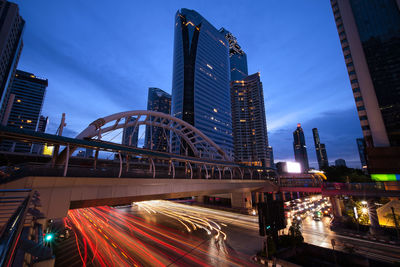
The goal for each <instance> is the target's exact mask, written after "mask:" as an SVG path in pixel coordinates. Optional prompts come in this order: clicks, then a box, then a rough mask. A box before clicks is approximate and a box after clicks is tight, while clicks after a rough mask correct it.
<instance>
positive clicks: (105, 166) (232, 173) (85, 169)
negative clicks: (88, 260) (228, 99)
mask: <svg viewBox="0 0 400 267" xmlns="http://www.w3.org/2000/svg"><path fill="white" fill-rule="evenodd" d="M27 176H48V177H49V176H52V177H63V176H65V177H93V178H116V177H118V178H158V179H223V180H227V179H235V180H240V179H242V180H243V179H246V180H249V179H251V180H269V181H272V182H275V181H276V179H275V176H274V175H273V173H272V174H271V173H266V172H262V173H260V172H258V171H256V170H253V171H252V175H250V172H246V169H241V170H239V169H228V168H226V169H224V168H217V167H212V166H201V165H196V164H192V165H186V166H185V165H184V164H174V165H173V166H172V164H171V163H169V162H164V163H163V162H159V163H158V162H157V161H156V160H155V161H154V164H153V165H151V164H148V163H146V162H135V163H132V162H131V163H130V164H124V165H123V166H121V164H119V163H118V161H109V162H108V163H101V164H97V166H96V167H93V166H92V165H90V164H89V165H73V164H69V166H68V170H67V171H65V166H64V165H58V166H57V165H56V166H54V167H51V166H49V164H45V163H25V164H18V165H16V166H13V167H9V168H7V170H5V169H3V171H2V172H0V177H1V178H0V184H1V183H8V182H10V181H13V180H16V179H19V178H23V177H27Z"/></svg>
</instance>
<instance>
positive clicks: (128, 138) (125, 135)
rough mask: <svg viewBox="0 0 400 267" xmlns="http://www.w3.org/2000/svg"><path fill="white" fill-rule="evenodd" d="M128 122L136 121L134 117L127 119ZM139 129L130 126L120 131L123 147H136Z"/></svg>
mask: <svg viewBox="0 0 400 267" xmlns="http://www.w3.org/2000/svg"><path fill="white" fill-rule="evenodd" d="M128 120H129V122H134V121H136V117H130V118H128ZM138 137H139V128H138V127H135V126H130V127H126V128H124V130H123V131H122V144H123V145H125V146H133V147H137V146H138Z"/></svg>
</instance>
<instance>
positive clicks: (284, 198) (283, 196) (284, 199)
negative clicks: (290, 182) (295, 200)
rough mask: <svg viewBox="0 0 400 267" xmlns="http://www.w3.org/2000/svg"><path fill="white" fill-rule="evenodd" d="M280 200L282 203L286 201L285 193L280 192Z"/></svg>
mask: <svg viewBox="0 0 400 267" xmlns="http://www.w3.org/2000/svg"><path fill="white" fill-rule="evenodd" d="M282 200H283V202H285V201H286V193H285V192H282Z"/></svg>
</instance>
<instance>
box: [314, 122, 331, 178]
mask: <svg viewBox="0 0 400 267" xmlns="http://www.w3.org/2000/svg"><path fill="white" fill-rule="evenodd" d="M312 132H313V137H314V145H315V152H316V153H317V160H318V167H319V169H320V170H322V169H323V168H326V167H329V162H328V156H327V155H326V148H325V144H321V142H320V139H319V134H318V129H317V128H314V129H312Z"/></svg>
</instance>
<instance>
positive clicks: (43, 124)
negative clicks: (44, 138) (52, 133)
mask: <svg viewBox="0 0 400 267" xmlns="http://www.w3.org/2000/svg"><path fill="white" fill-rule="evenodd" d="M48 124H49V117H45V116H42V115H40V117H39V122H38V126H37V130H36V131H37V132H40V133H45V132H46V129H47V125H48Z"/></svg>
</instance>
